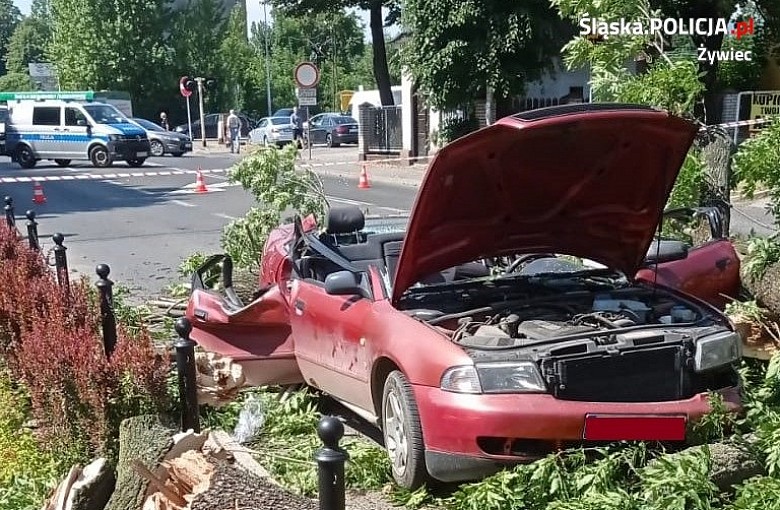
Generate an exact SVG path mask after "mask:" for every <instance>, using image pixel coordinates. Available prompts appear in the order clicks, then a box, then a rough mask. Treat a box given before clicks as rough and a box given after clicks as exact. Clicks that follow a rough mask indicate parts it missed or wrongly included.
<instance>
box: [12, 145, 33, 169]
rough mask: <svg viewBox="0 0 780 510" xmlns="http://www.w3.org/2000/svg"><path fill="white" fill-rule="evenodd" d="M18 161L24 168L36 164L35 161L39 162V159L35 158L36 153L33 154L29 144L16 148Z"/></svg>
mask: <svg viewBox="0 0 780 510" xmlns="http://www.w3.org/2000/svg"><path fill="white" fill-rule="evenodd" d="M16 161H17V162H18V163H19V166H21V167H22V168H32V167H34V166H35V163H37V162H38V160H36V159H35V154H33V151H32V149H31V148H30V147H28V146H27V145H20V146H19V148H18V149H16Z"/></svg>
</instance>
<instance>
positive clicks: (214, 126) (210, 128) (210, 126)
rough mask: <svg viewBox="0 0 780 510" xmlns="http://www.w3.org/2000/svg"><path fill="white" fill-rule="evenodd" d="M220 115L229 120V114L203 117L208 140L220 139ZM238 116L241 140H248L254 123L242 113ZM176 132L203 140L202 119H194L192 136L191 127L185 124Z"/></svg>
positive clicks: (178, 127) (175, 129)
mask: <svg viewBox="0 0 780 510" xmlns="http://www.w3.org/2000/svg"><path fill="white" fill-rule="evenodd" d="M220 115H221V116H222V118H223V119H224V120H227V114H226V113H223V114H219V113H210V114H208V115H205V116H204V117H203V120H204V121H205V123H204V126H205V127H206V138H207V139H208V138H212V139H213V138H219V130H218V128H219V117H220ZM236 115H238V118H239V119H241V138H242V139H244V140H246V139H247V138H248V137H249V131H250V130H251V129H252V128H251V126H252V122H251V121H250V120H249V117H247V116H246V115H243V114H241V113H238V114H236ZM174 131H176V132H177V133H182V134H184V135H187V136H190V138H191V139H192V140H202V137H201V132H200V131H201V130H200V119H197V120H195V119H193V121H192V133H193V134H192V135H190V130H189V126H188V125H187V124H186V123H185V124H180V125H178V126H176V127H175V128H174Z"/></svg>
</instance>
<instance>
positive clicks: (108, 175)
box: [103, 174, 119, 179]
mask: <svg viewBox="0 0 780 510" xmlns="http://www.w3.org/2000/svg"><path fill="white" fill-rule="evenodd" d="M117 177H119V176H118V175H117V174H103V178H104V179H116V178H117Z"/></svg>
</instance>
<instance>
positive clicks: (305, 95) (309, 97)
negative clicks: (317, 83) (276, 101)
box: [295, 87, 317, 106]
mask: <svg viewBox="0 0 780 510" xmlns="http://www.w3.org/2000/svg"><path fill="white" fill-rule="evenodd" d="M295 95H296V96H297V97H298V105H300V106H316V105H317V89H316V88H311V89H304V88H300V87H299V88H297V89H296V90H295Z"/></svg>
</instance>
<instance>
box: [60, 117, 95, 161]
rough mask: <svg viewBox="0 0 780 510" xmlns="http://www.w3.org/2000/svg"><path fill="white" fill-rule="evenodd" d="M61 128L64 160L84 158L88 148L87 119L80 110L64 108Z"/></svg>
mask: <svg viewBox="0 0 780 510" xmlns="http://www.w3.org/2000/svg"><path fill="white" fill-rule="evenodd" d="M63 110H64V114H63V115H64V121H63V127H62V132H63V135H62V154H63V156H67V158H65V159H76V158H85V157H86V155H87V148H88V146H89V139H90V137H89V133H88V130H89V127H88V126H87V122H88V121H87V117H86V115H84V112H82V111H81V110H80V109H78V108H76V107H73V106H66V107H65V108H63Z"/></svg>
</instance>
